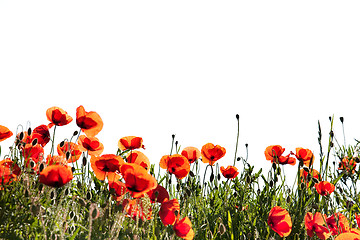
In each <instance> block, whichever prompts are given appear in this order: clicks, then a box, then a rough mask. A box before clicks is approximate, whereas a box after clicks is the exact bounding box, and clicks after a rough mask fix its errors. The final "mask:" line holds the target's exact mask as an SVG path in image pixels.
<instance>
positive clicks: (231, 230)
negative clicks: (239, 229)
mask: <svg viewBox="0 0 360 240" xmlns="http://www.w3.org/2000/svg"><path fill="white" fill-rule="evenodd" d="M228 225H229V232H230V236H231V240H234V233H233V229H232V221H231V214H230V211H228Z"/></svg>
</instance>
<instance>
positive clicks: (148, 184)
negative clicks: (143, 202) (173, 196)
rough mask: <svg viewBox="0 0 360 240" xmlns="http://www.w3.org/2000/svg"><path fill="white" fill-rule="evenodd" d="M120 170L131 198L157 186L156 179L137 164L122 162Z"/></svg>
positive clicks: (142, 194)
mask: <svg viewBox="0 0 360 240" xmlns="http://www.w3.org/2000/svg"><path fill="white" fill-rule="evenodd" d="M120 172H121V175H122V176H123V178H124V180H125V185H126V188H127V189H128V191H129V192H130V194H131V196H132V197H133V198H140V197H142V196H144V194H146V193H147V192H149V191H150V190H152V189H155V188H156V186H157V182H156V179H155V178H154V177H153V176H152V175H150V174H149V173H148V172H147V171H146V170H145V169H144V168H143V167H141V166H140V165H138V164H135V163H124V164H122V165H121V167H120Z"/></svg>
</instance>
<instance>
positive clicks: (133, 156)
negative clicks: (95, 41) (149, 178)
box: [126, 150, 150, 170]
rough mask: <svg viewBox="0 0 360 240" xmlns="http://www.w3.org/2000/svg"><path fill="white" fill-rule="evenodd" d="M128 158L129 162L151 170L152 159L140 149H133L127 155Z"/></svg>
mask: <svg viewBox="0 0 360 240" xmlns="http://www.w3.org/2000/svg"><path fill="white" fill-rule="evenodd" d="M126 160H127V162H128V163H136V164H138V165H140V166H142V167H143V168H145V169H146V170H149V168H150V161H149V159H148V157H147V156H146V155H145V154H144V153H142V152H140V151H137V150H134V151H131V152H130V153H129V154H128V156H127V157H126Z"/></svg>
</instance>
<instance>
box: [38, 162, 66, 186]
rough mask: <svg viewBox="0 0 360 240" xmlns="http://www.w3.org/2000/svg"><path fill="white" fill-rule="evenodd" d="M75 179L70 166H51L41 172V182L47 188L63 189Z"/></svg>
mask: <svg viewBox="0 0 360 240" xmlns="http://www.w3.org/2000/svg"><path fill="white" fill-rule="evenodd" d="M72 179H73V174H72V172H71V168H70V167H69V166H64V165H49V166H47V167H46V168H44V170H42V171H41V173H40V176H39V181H40V182H41V183H43V184H45V185H47V186H51V187H62V186H64V185H65V184H67V183H68V182H70V181H71V180H72Z"/></svg>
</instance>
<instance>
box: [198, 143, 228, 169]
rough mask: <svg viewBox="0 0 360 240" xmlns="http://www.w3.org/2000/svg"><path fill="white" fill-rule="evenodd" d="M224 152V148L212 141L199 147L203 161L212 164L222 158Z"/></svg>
mask: <svg viewBox="0 0 360 240" xmlns="http://www.w3.org/2000/svg"><path fill="white" fill-rule="evenodd" d="M225 153H226V149H225V148H223V147H221V146H219V145H216V146H214V144H212V143H207V144H205V145H204V146H203V147H202V148H201V156H202V161H203V163H209V164H210V165H214V164H215V162H216V161H217V160H219V159H220V158H222V157H223V156H224V155H225Z"/></svg>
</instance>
